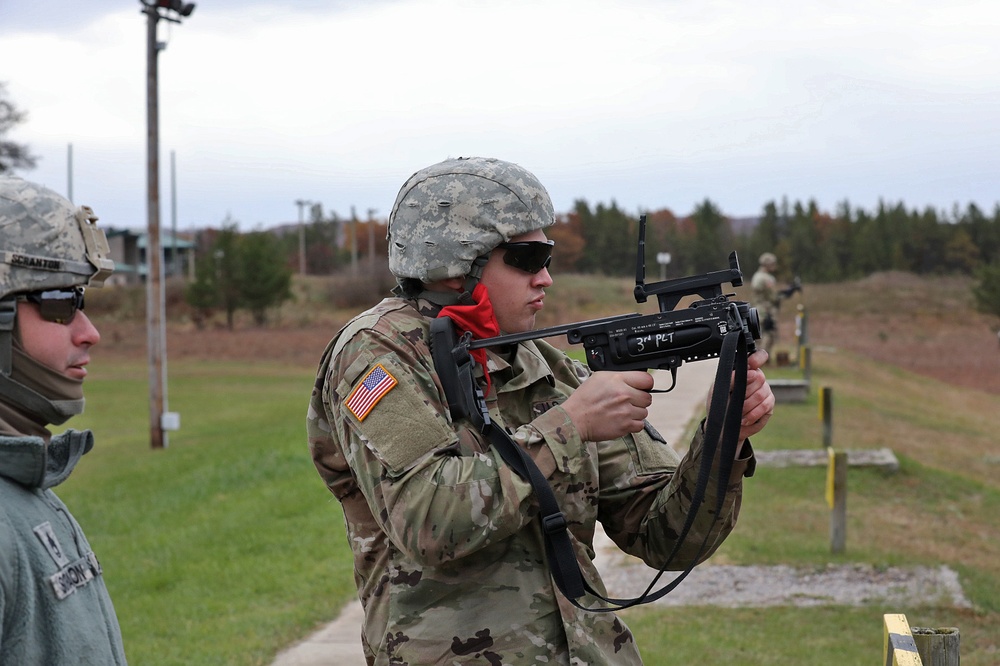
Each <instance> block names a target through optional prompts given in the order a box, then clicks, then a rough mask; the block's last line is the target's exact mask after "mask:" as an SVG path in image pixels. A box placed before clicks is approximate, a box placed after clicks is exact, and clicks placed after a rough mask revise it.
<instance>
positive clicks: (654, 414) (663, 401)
mask: <svg viewBox="0 0 1000 666" xmlns="http://www.w3.org/2000/svg"><path fill="white" fill-rule="evenodd" d="M717 365H718V363H717V361H714V360H710V361H699V362H697V363H686V364H684V365H683V366H681V367H680V369H679V370H678V371H677V388H676V389H675V390H673V391H671V392H670V393H658V394H654V396H653V408H652V409H651V410H650V415H649V422H650V423H651V424H652V425H653V427H654V428H656V429H657V430H658V431H659V432H660V434H661V435H663V437H664V439H666V440H667V442H669V443H670V445H671V446H673V447H675V448H685V449H686V448H687V442H681V441H679V440H680V438H681V437H682V436H683V434H684V431H685V430H686V429H687V426H688V423H690V421H691V419H692V418H693V417H697V418H700V417H701V416H702V415H703V414H704V411H705V398H706V396H707V395H708V389H709V387H710V386H711V385H712V382H713V380H714V379H715V371H716V367H717ZM669 386H670V373H668V372H662V371H657V372H656V388H661V389H665V388H667V387H669ZM598 527H600V526H598ZM598 532H599V534H598V537H599V539H602V540H601V541H599V542H598V544H596V545H597V546H598V548H597V549H596V550H597V555H598V557H597V564H598V569H599V570H601V571H604V570H606V565H605V564H604V562H606V561H608V560H610V559H611V558H613V557H614V554H615V553H616V552H619V551H617V548H616V547H615V546H614V544H612V543H611V540H610V539H608V538H607V537H605V536H604V534H603V532H600V530H598ZM363 618H364V613H363V612H362V610H361V603H360V602H359V601H352V602H351V603H349V604H347V605H346V606H345V607H344V608H343V609H341V611H340V614H339V615H338V616H337V617H336V619H334V620H333V621H332V622H331V623H330V624H328V625H326V626H324V627H322V628H321V629H319V630H318V631H316V632H315V633H313V634H311V635H309V636H307V637H306V638H305V639H303V640H302V641H301V642H299V643H296V644H295V645H292V646H291V647H289V648H288V649H286V650H284V651H282V652H281V653H279V654H278V656H277V658H276V659H275V660H274V662H273V664H272V666H365V658H364V654H363V653H362V651H361V638H360V636H361V624H362V621H363Z"/></svg>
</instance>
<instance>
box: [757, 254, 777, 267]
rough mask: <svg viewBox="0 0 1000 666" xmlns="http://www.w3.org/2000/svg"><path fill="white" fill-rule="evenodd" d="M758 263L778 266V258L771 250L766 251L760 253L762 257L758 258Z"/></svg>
mask: <svg viewBox="0 0 1000 666" xmlns="http://www.w3.org/2000/svg"><path fill="white" fill-rule="evenodd" d="M757 263H758V264H760V265H761V266H776V265H777V264H778V258H777V257H776V256H774V255H773V254H772V253H770V252H765V253H764V254H762V255H760V258H759V259H758V260H757Z"/></svg>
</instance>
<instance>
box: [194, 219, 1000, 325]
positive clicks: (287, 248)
mask: <svg viewBox="0 0 1000 666" xmlns="http://www.w3.org/2000/svg"><path fill="white" fill-rule="evenodd" d="M643 214H644V215H645V216H646V219H647V226H646V237H645V261H646V266H647V280H648V281H654V280H656V279H658V278H659V276H658V275H657V273H660V275H662V276H663V277H665V278H668V279H669V278H674V277H681V276H685V275H695V274H700V273H706V272H710V271H717V270H721V269H724V268H728V266H729V265H728V255H729V253H730V252H731V251H734V250H735V251H736V252H737V253H738V256H739V257H740V261H741V269H742V270H743V273H744V275H745V276H747V278H749V276H750V275H752V274H753V272H754V271H755V270H756V267H757V258H758V257H759V256H760V254H762V253H763V252H771V253H773V254H775V255H776V256H777V257H778V265H779V274H778V277H779V279H783V280H785V281H789V280H791V279H792V277H793V276H794V277H799V278H800V279H801V280H802V281H803V282H806V283H808V282H814V283H815V282H839V281H843V280H850V279H856V278H859V277H863V276H865V275H869V274H871V273H874V272H878V271H888V270H898V271H907V272H912V273H916V274H920V275H941V274H962V275H970V276H974V277H976V278H977V279H978V284H977V285H976V287H975V288H974V290H973V291H974V295H975V297H976V300H977V303H978V304H979V307H980V309H981V310H983V311H984V312H987V313H990V314H995V315H997V316H1000V205H997V206H995V207H994V209H993V211H992V214H991V215H987V214H985V213H984V212H983V211H982V210H981V209H980V208H979V207H978V206H977V205H975V204H969V205H968V206H966V207H965V208H960V207H959V206H957V205H956V206H955V207H953V209H952V210H951V211H950V213H946V212H941V211H937V210H934V209H932V208H927V209H925V210H923V211H919V210H915V209H914V210H911V209H907V208H906V206H905V205H903V204H902V203H897V204H888V203H884V202H882V203H879V205H878V206H877V208H876V209H875V210H874V211H867V210H864V209H861V208H852V207H851V206H850V205H849V204H848V203H847V202H843V203H842V204H840V205H838V207H837V210H836V212H835V213H833V214H829V213H826V212H823V211H820V210H819V208H818V206H817V205H816V203H815V202H814V201H809V202H807V203H801V202H798V201H796V202H794V203H789V202H788V201H787V200H783V201H781V202H780V203H778V202H775V201H771V202H768V203H767V204H765V205H764V207H763V209H762V212H761V215H760V217H759V218H755V219H751V220H740V221H739V224H736V221H734V220H732V219H730V218H729V217H727V216H726V215H724V214H723V213H722V211H721V210H720V209H719V208H718V206H717V205H715V204H714V203H713V202H712V201H711V200H709V199H705V200H704V201H703V202H701V203H700V204H698V205H697V206H695V209H694V211H693V212H692V213H691V214H690V215H686V216H677V215H674V214H673V213H672V212H671V211H670V210H669V209H661V210H657V211H650V212H645V213H643ZM385 224H386V223H385V221H383V220H374V219H369V220H363V221H362V220H358V219H357V216H356V215H354V213H353V211H352V215H351V217H350V218H347V219H342V218H340V217H339V216H337V214H336V213H329V214H326V215H324V213H323V211H322V209H321V207H318V206H314V207H313V209H312V219H311V221H310V222H309V223H308V224H305V225H303V226H302V227H301V228H299V227H295V228H292V227H285V228H282V229H280V230H272V231H270V232H265V231H255V232H250V233H249V234H240V233H239V232H238V231H237V230H236V225H235V223H233V222H231V221H230V222H229V223H228V224H224V225H223V230H222V231H212V230H209V231H207V232H204V234H203V236H202V237H201V239H200V241H199V252H198V255H199V256H198V258H197V262H196V265H197V266H198V271H197V274H196V279H195V281H194V282H193V283H192V284H191V285H190V286H189V288H188V301H189V303H190V304H191V305H193V306H196V307H200V308H202V309H203V310H204V311H205V312H208V311H209V310H210V309H211V308H222V309H224V310H225V311H226V313H227V317H228V320H229V321H230V322H231V321H232V315H233V311H234V309H235V308H239V307H247V308H249V309H251V311H252V312H253V313H254V318H255V319H256V320H258V321H260V322H263V321H264V317H265V313H266V309H267V308H268V307H271V306H273V305H277V304H280V303H281V302H283V300H285V299H287V298H289V297H290V289H289V284H290V281H291V275H292V274H293V273H294V272H296V271H298V270H301V268H302V267H303V266H304V267H305V268H306V273H307V274H311V275H331V274H335V273H338V272H339V273H345V272H348V271H351V272H354V273H357V272H358V270H359V268H358V267H359V266H362V267H363V271H364V274H369V272H370V270H371V269H372V268H373V267H378V269H379V270H384V269H385V265H386V252H387V244H386V238H385V236H386V234H385ZM638 224H639V215H634V214H630V213H627V212H625V211H623V210H622V209H620V208H619V207H618V206H617V204H615V203H614V202H612V203H611V204H610V205H605V204H597V205H596V206H595V207H593V208H592V207H591V206H590V205H589V204H588V203H587V202H586V201H585V200H578V201H576V202H575V205H574V209H573V211H572V212H570V213H565V214H560V215H558V216H557V223H556V224H555V225H554V226H552V227H550V228H549V229H547V230H546V231H547V235H548V236H549V237H550V238H552V239H553V240H555V241H556V252H555V255H554V259H553V270H555V271H557V272H563V273H600V274H604V275H608V276H633V275H635V265H636V256H637V241H638ZM661 253H668V254H669V255H670V262H669V263H668V264H666V265H663V266H660V265H658V264H657V263H656V257H657V255H658V254H661ZM267 262H270V263H269V266H270V267H267V266H266V265H265V264H267ZM241 267H242V268H241ZM240 285H244V286H240ZM241 290H243V291H246V290H249V292H248V293H243V291H241Z"/></svg>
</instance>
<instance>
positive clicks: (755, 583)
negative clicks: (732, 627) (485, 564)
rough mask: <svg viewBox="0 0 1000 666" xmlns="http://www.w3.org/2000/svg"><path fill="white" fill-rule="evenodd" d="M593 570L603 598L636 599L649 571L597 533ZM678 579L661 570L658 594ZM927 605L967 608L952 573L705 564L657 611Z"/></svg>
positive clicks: (845, 566)
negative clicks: (604, 592)
mask: <svg viewBox="0 0 1000 666" xmlns="http://www.w3.org/2000/svg"><path fill="white" fill-rule="evenodd" d="M599 537H600V538H599V540H598V544H599V546H598V551H597V552H598V557H597V566H598V570H599V571H600V572H601V577H602V578H603V579H604V583H605V585H606V587H607V589H608V593H609V595H610V596H611V597H614V598H618V599H624V598H632V597H636V596H638V595H640V594H642V592H643V591H645V589H646V588H647V587H648V586H649V583H650V582H651V581H652V580H653V577H654V576H655V574H656V571H655V570H653V569H650V568H649V567H647V566H645V565H644V564H642V562H640V561H639V560H637V559H635V558H632V557H630V556H628V555H625V554H624V553H622V552H621V551H619V550H618V549H617V547H616V546H615V545H614V544H613V543H612V542H611V540H610V539H608V538H607V537H606V536H604V535H603V534H600V535H599ZM678 575H679V573H678V572H670V571H668V572H665V573H664V574H663V575H662V576H661V577H660V580H659V581H658V582H657V584H656V586H655V589H659V588H661V587H663V586H664V585H666V584H668V583H669V582H670V581H672V580H674V578H676V577H677V576H678ZM873 604H878V605H885V606H895V607H899V608H907V607H912V606H934V607H946V608H971V607H972V604H971V603H970V602H969V600H968V599H967V598H966V596H965V593H964V592H963V591H962V586H961V584H960V583H959V580H958V574H957V573H956V572H955V571H953V570H952V569H950V568H949V567H947V566H938V567H928V566H912V567H875V566H873V565H869V564H843V565H834V564H830V565H825V566H821V567H792V566H787V565H777V566H734V565H715V564H711V562H707V563H705V564H702V565H700V566H698V567H696V568H695V569H694V570H693V571H692V572H691V573H690V574H688V576H687V577H686V578H685V579H684V580H683V581H682V582H681V583H680V584H679V585H678V586H677V587H676V588H675V589H674V590H673V591H671V592H670V593H669V594H667V595H666V596H664V597H663V598H662V599H659V600H658V601H656V602H654V605H657V606H722V607H726V608H760V607H765V606H832V605H837V606H865V605H873Z"/></svg>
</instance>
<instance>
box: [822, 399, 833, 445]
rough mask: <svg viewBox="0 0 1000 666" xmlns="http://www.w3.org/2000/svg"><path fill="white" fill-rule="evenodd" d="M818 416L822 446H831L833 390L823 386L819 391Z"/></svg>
mask: <svg viewBox="0 0 1000 666" xmlns="http://www.w3.org/2000/svg"><path fill="white" fill-rule="evenodd" d="M819 415H820V419H822V421H823V446H824V447H826V448H830V447H831V446H833V389H832V388H831V387H829V386H824V387H822V388H821V389H820V390H819Z"/></svg>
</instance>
